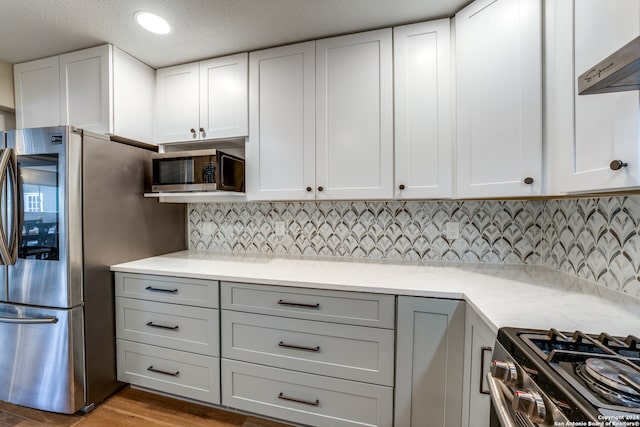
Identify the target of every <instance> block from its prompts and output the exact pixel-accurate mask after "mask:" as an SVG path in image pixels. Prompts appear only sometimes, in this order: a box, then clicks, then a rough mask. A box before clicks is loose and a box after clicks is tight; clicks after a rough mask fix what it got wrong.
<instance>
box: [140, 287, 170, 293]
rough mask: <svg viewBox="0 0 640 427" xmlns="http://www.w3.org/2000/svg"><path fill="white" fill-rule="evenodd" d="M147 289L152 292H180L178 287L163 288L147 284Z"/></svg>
mask: <svg viewBox="0 0 640 427" xmlns="http://www.w3.org/2000/svg"><path fill="white" fill-rule="evenodd" d="M145 289H146V290H148V291H151V292H164V293H167V294H177V293H178V290H177V289H162V288H154V287H153V286H147V287H146V288H145Z"/></svg>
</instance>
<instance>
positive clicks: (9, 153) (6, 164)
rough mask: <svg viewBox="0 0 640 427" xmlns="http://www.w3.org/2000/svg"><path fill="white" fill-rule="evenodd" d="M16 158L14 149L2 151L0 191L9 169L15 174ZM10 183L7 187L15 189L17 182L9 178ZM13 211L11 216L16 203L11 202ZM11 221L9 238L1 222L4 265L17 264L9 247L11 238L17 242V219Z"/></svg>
mask: <svg viewBox="0 0 640 427" xmlns="http://www.w3.org/2000/svg"><path fill="white" fill-rule="evenodd" d="M14 158H15V156H14V154H13V150H12V149H10V148H7V149H4V150H2V155H0V189H4V187H5V183H7V178H8V173H9V168H11V170H12V172H11V173H13V170H14V168H13V167H12V160H13V159H14ZM9 181H11V182H10V183H7V185H11V186H12V187H13V185H12V183H15V181H14V180H13V179H11V178H9ZM11 190H12V192H13V195H12V197H15V193H16V192H15V191H14V189H13V188H12V189H11ZM11 211H12V212H8V214H9V215H11V214H13V211H15V201H13V200H12V201H11ZM10 220H11V221H12V227H11V228H12V230H11V231H10V235H9V236H7V232H6V231H5V227H4V225H5V224H4V221H3V220H0V261H1V262H2V264H3V265H11V264H15V260H14V257H13V254H12V248H9V246H10V245H11V244H13V243H14V242H11V243H10V242H9V238H11V240H15V239H13V236H14V230H13V229H14V228H15V227H14V226H13V223H15V220H16V217H15V216H13V217H12V218H10ZM7 221H9V218H8V219H7Z"/></svg>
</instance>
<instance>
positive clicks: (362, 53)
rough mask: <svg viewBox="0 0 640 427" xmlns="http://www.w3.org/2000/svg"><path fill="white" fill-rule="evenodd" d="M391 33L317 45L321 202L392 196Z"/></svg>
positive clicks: (317, 112)
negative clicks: (322, 200)
mask: <svg viewBox="0 0 640 427" xmlns="http://www.w3.org/2000/svg"><path fill="white" fill-rule="evenodd" d="M392 62H393V59H392V32H391V29H384V30H377V31H369V32H365V33H359V34H352V35H347V36H341V37H334V38H329V39H322V40H318V41H316V190H317V195H316V197H317V198H319V199H390V198H392V197H393V100H392V99H393V79H392V68H393V64H392Z"/></svg>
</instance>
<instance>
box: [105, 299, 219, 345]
mask: <svg viewBox="0 0 640 427" xmlns="http://www.w3.org/2000/svg"><path fill="white" fill-rule="evenodd" d="M219 328H220V321H219V311H218V310H215V309H212V308H200V307H188V306H185V305H174V304H167V303H162V302H152V301H143V300H138V299H132V298H122V297H116V336H117V337H118V338H122V339H125V340H129V341H136V342H140V343H145V344H152V345H158V346H161V347H168V348H173V349H176V350H184V351H190V352H193V353H200V354H204V355H208V356H219V350H220V349H219V347H220V344H219V339H218V337H219Z"/></svg>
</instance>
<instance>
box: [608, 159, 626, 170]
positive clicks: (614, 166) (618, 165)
mask: <svg viewBox="0 0 640 427" xmlns="http://www.w3.org/2000/svg"><path fill="white" fill-rule="evenodd" d="M627 166H629V164H628V163H625V162H623V161H622V160H613V161H612V162H611V163H609V168H610V169H611V170H612V171H617V170H620V169H622V168H626V167H627Z"/></svg>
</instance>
